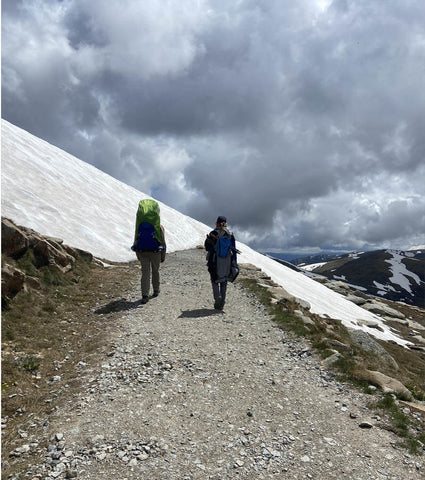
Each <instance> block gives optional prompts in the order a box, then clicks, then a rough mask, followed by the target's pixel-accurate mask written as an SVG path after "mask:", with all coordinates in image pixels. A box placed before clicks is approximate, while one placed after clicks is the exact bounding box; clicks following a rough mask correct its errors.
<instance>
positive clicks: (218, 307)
mask: <svg viewBox="0 0 425 480" xmlns="http://www.w3.org/2000/svg"><path fill="white" fill-rule="evenodd" d="M222 304H223V302H222V300H221V297H217V298H216V299H215V302H214V308H215V309H216V310H221V309H222V308H223V307H222Z"/></svg>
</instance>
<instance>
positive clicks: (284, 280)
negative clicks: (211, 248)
mask: <svg viewBox="0 0 425 480" xmlns="http://www.w3.org/2000/svg"><path fill="white" fill-rule="evenodd" d="M143 198H149V197H148V195H145V194H144V193H142V192H139V191H138V190H136V189H134V188H132V187H130V186H128V185H125V184H123V183H121V182H119V181H118V180H116V179H114V178H112V177H111V176H109V175H107V174H105V173H103V172H101V171H100V170H98V169H96V168H94V167H93V166H91V165H89V164H87V163H85V162H82V161H81V160H79V159H77V158H75V157H73V156H72V155H69V154H68V153H66V152H64V151H63V150H60V149H58V148H56V147H54V146H52V145H50V144H49V143H47V142H45V141H43V140H41V139H39V138H37V137H34V136H33V135H31V134H29V133H28V132H25V131H24V130H21V129H20V128H18V127H15V126H14V125H11V124H10V123H8V122H6V121H5V120H2V216H4V217H7V218H10V219H11V220H13V221H14V222H15V223H16V224H18V225H22V226H25V227H29V228H32V229H34V230H36V231H37V232H39V233H41V234H43V235H49V236H54V237H60V238H62V239H63V240H64V243H66V244H68V245H70V246H74V247H78V248H81V249H84V250H88V251H90V252H91V253H93V254H94V255H95V256H97V257H99V258H104V259H107V260H111V261H121V262H126V261H129V260H135V254H134V253H133V252H132V251H131V250H130V246H131V245H132V243H133V236H134V221H135V216H136V210H137V205H138V203H139V201H140V200H141V199H143ZM159 204H160V208H161V221H162V224H163V225H164V228H165V232H166V240H167V247H168V251H169V252H172V251H176V250H184V249H190V248H195V247H196V246H198V245H202V244H203V242H204V239H205V235H206V233H208V232H209V231H210V230H211V229H212V228H213V226H214V225H210V226H208V225H205V224H202V223H200V222H198V221H196V220H194V219H192V218H190V217H188V216H186V215H183V214H181V213H180V212H178V211H176V210H174V209H172V208H170V207H168V206H167V205H164V204H163V203H161V202H159ZM211 210H212V211H211V222H212V223H213V222H214V221H215V218H216V217H217V215H226V212H221V211H220V212H216V211H214V206H212V207H211ZM237 247H238V249H239V250H241V252H242V253H241V255H240V256H239V262H240V263H252V264H253V265H256V266H257V267H259V268H261V269H262V270H263V271H264V272H265V273H266V274H267V275H269V276H270V277H271V278H272V280H274V281H275V282H276V283H278V284H279V285H281V286H282V287H283V288H285V289H286V290H287V291H288V292H289V293H291V294H292V295H294V296H296V297H298V298H301V299H303V300H306V301H307V302H309V303H310V305H311V311H312V312H313V313H316V314H318V315H321V316H329V317H331V318H334V319H338V320H340V321H341V322H342V323H343V324H344V325H345V326H347V327H350V328H357V329H361V330H365V331H367V332H368V333H370V334H371V335H374V336H375V337H377V338H380V339H383V340H393V341H395V342H397V343H399V344H401V345H406V344H407V342H406V341H404V340H402V339H400V338H398V337H397V336H396V335H395V334H394V333H392V331H391V330H390V328H389V327H388V326H387V325H386V324H385V323H384V322H383V321H382V320H381V319H380V318H379V317H377V316H376V315H374V314H372V313H370V312H368V311H366V310H364V309H362V308H360V307H359V306H357V305H355V304H354V303H352V302H349V301H348V300H346V299H345V297H343V296H342V295H339V294H337V293H335V292H334V291H332V290H330V289H328V288H326V287H325V286H323V285H321V284H320V283H318V282H316V281H314V280H312V279H310V278H308V277H307V276H305V275H303V274H302V273H299V272H295V271H293V270H292V269H290V268H288V267H285V266H284V265H282V264H280V263H278V262H276V261H274V260H272V259H271V258H268V257H266V256H265V255H262V254H260V253H258V252H256V251H254V250H252V249H251V248H249V247H248V246H246V245H244V244H242V243H239V242H237ZM360 320H363V321H372V322H374V323H375V324H376V323H378V324H379V325H380V326H381V328H382V330H383V331H380V330H378V329H376V328H369V327H367V326H366V325H359V324H358V321H360ZM359 323H362V322H359Z"/></svg>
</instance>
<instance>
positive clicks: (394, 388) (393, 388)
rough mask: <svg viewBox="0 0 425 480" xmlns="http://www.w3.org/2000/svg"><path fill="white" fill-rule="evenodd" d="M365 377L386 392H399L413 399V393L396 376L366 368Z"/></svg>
mask: <svg viewBox="0 0 425 480" xmlns="http://www.w3.org/2000/svg"><path fill="white" fill-rule="evenodd" d="M362 376H363V379H364V380H367V381H368V382H370V383H372V384H374V385H376V386H378V387H380V388H381V389H382V391H383V392H384V393H399V394H402V395H404V396H406V397H407V398H408V399H409V400H410V399H412V393H411V392H410V390H409V389H408V388H406V387H405V386H404V385H403V384H402V383H401V382H400V381H398V380H397V379H395V378H391V377H388V376H387V375H384V374H383V373H381V372H377V371H373V370H365V371H364V372H363V375H362Z"/></svg>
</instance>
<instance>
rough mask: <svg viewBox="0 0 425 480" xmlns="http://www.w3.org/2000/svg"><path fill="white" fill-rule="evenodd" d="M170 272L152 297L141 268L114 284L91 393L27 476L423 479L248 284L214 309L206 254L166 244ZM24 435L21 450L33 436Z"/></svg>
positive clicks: (91, 367) (68, 408)
mask: <svg viewBox="0 0 425 480" xmlns="http://www.w3.org/2000/svg"><path fill="white" fill-rule="evenodd" d="M240 260H241V261H243V259H242V258H241V259H240ZM160 272H161V293H160V295H159V296H158V297H157V298H152V299H150V301H149V302H148V303H147V304H146V305H139V304H138V300H140V285H139V283H140V281H139V278H137V279H135V285H136V286H135V288H134V290H133V291H132V292H117V297H119V296H122V295H126V299H125V301H124V302H122V303H121V305H122V309H121V310H120V314H119V316H118V318H119V320H118V322H117V324H116V326H115V327H114V328H113V332H112V333H111V332H110V339H109V341H110V342H111V347H110V348H109V349H107V353H105V354H104V355H103V358H101V359H100V360H101V361H100V362H98V361H91V359H90V358H89V359H86V358H82V359H81V362H80V364H79V367H78V368H79V371H80V375H81V377H82V379H83V382H82V385H83V387H82V389H81V391H80V392H79V393H78V394H76V395H73V396H69V398H65V401H64V402H62V403H61V405H60V406H59V408H58V409H57V410H56V412H55V413H54V414H53V416H52V417H51V418H50V419H49V423H47V424H46V426H45V429H44V435H45V436H46V438H47V439H48V441H47V445H48V446H47V448H46V449H44V450H43V451H41V450H38V455H34V456H32V457H31V458H30V460H29V462H30V463H31V462H32V464H31V466H30V467H29V468H28V472H27V476H25V477H19V478H38V479H45V478H47V479H50V478H60V479H62V478H78V479H99V478H102V479H110V480H112V479H121V480H124V479H146V480H148V479H149V480H160V479H164V480H165V479H168V480H197V479H217V480H219V479H220V480H223V479H237V478H241V479H282V478H285V479H306V478H307V479H308V478H310V479H319V478H321V479H356V480H366V479H368V480H369V479H392V480H419V479H420V478H425V470H424V467H423V461H422V458H421V457H415V456H413V455H410V454H408V453H407V451H406V450H404V449H402V448H401V447H398V446H397V442H398V441H399V439H398V438H397V437H396V436H395V435H394V434H393V433H391V432H389V431H386V430H383V429H381V428H380V427H379V419H377V418H376V414H375V413H374V412H373V411H371V410H369V409H368V408H367V406H366V405H367V402H368V400H369V399H368V396H367V395H365V394H362V393H359V392H357V391H355V390H354V389H352V388H351V387H349V386H347V385H343V384H340V383H338V382H337V381H336V380H335V379H334V377H333V376H332V375H331V374H330V373H329V372H328V371H326V370H325V369H323V368H322V366H321V364H320V361H319V359H318V358H317V357H316V356H315V354H314V353H313V352H312V351H311V349H310V347H309V345H308V344H307V343H306V342H305V341H303V339H299V338H296V337H294V336H293V335H292V334H290V333H288V332H286V331H284V330H282V329H280V328H277V327H276V326H275V325H274V323H273V322H272V320H271V318H270V317H269V316H268V315H267V313H266V311H265V309H264V308H263V306H262V305H261V304H260V303H259V302H258V301H257V300H256V298H255V297H254V296H253V295H252V294H250V293H248V292H247V291H246V290H245V289H244V288H242V286H241V285H240V284H238V282H236V283H235V284H233V285H229V287H228V298H227V302H226V305H225V308H224V311H223V312H220V311H215V310H214V309H213V299H212V292H211V285H210V281H209V276H208V272H207V269H206V265H205V252H203V251H202V250H188V251H181V252H175V253H171V254H168V255H167V259H166V261H165V263H163V264H161V271H160ZM117 305H119V303H117ZM104 311H105V312H106V311H107V309H105V310H104ZM100 312H102V309H101V308H100V309H98V312H97V313H94V315H98V316H102V315H104V316H105V317H106V316H107V314H106V313H100ZM93 358H97V357H93ZM37 443H40V439H38V441H37ZM27 445H28V451H27V452H22V453H21V455H24V454H28V453H29V452H30V451H31V448H32V447H31V446H30V445H31V435H30V434H29V437H28V442H27Z"/></svg>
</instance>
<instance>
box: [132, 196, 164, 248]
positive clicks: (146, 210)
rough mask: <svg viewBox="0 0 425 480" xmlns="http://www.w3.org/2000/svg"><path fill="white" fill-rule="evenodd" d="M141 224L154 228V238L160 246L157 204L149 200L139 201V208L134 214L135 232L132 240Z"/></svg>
mask: <svg viewBox="0 0 425 480" xmlns="http://www.w3.org/2000/svg"><path fill="white" fill-rule="evenodd" d="M143 222H148V223H150V224H152V225H153V227H154V228H155V238H156V239H157V240H158V242H159V243H160V244H161V243H162V241H161V227H160V218H159V205H158V202H156V201H155V200H151V199H145V200H140V202H139V208H138V209H137V214H136V231H135V236H134V238H137V233H138V231H139V226H140V224H141V223H143Z"/></svg>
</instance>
